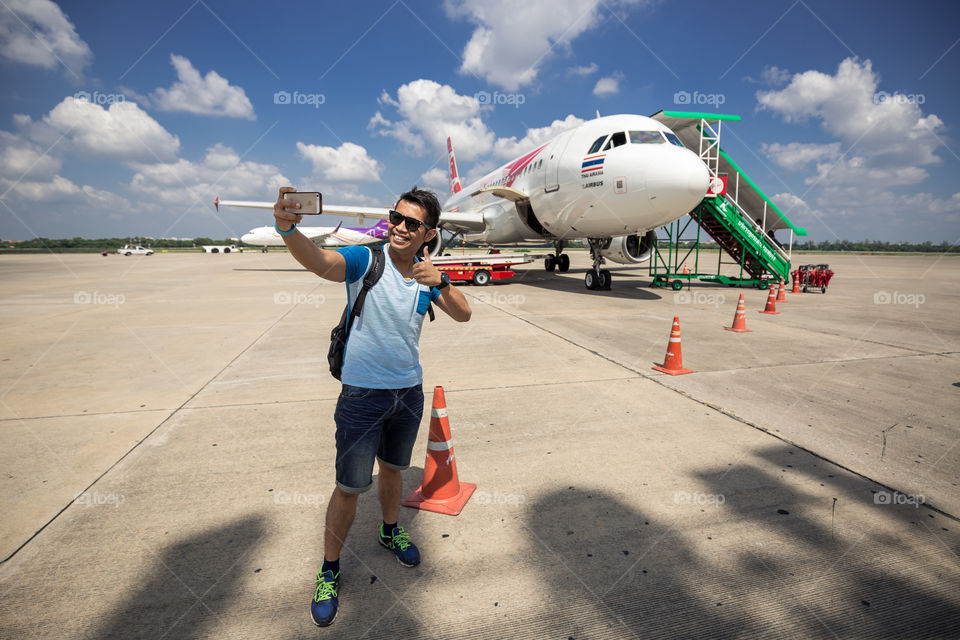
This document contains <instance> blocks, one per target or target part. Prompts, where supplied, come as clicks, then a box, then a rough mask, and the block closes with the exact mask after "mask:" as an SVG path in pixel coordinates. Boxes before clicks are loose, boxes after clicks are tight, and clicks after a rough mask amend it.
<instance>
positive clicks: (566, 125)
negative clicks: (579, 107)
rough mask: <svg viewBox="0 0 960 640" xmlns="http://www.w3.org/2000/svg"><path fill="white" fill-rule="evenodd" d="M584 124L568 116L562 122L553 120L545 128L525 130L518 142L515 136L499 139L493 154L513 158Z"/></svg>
mask: <svg viewBox="0 0 960 640" xmlns="http://www.w3.org/2000/svg"><path fill="white" fill-rule="evenodd" d="M584 122H586V121H585V120H583V119H582V118H578V117H577V116H575V115H573V114H570V115H568V116H567V117H566V118H564V119H563V120H554V121H553V122H551V123H550V124H549V125H547V126H546V127H539V128H535V129H527V133H526V135H524V137H523V138H521V139H520V140H517V138H516V137H515V136H511V137H509V138H500V139H499V140H497V142H496V143H495V144H494V154H495V155H496V156H498V157H500V158H504V159H507V158H515V157H517V156H519V155H520V154H522V153H527V152H529V151H531V150H533V149H535V148H537V147H539V146H540V145H542V144H543V143H545V142H547V141H549V140H552V139H553V138H555V137H557V136H558V135H560V134H561V133H563V132H564V131H567V130H568V129H573V128H574V127H579V126H580V125H581V124H583V123H584Z"/></svg>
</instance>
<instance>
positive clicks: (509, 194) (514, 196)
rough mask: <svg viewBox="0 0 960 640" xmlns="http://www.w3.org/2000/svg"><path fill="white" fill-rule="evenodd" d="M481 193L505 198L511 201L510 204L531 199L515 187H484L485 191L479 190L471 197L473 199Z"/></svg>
mask: <svg viewBox="0 0 960 640" xmlns="http://www.w3.org/2000/svg"><path fill="white" fill-rule="evenodd" d="M481 193H490V194H493V195H495V196H497V197H498V198H503V199H505V200H509V201H510V202H516V201H517V200H523V199H524V198H530V196H528V195H527V194H525V193H524V192H523V191H520V190H518V189H514V188H513V187H484V188H483V189H477V190H476V191H474V192H473V193H471V194H470V195H471V196H472V197H474V198H475V197H477V196H478V195H480V194H481Z"/></svg>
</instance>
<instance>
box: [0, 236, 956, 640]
mask: <svg viewBox="0 0 960 640" xmlns="http://www.w3.org/2000/svg"><path fill="white" fill-rule="evenodd" d="M572 255H573V264H574V267H573V270H572V271H571V272H570V273H567V274H560V273H546V272H545V271H543V269H542V266H540V265H539V264H538V265H530V266H528V267H524V268H522V269H521V271H520V273H519V274H518V276H517V277H516V278H514V279H513V280H510V281H506V282H504V283H495V284H492V285H490V286H488V287H483V288H480V287H467V286H465V287H464V288H463V289H462V290H463V291H464V292H465V293H466V294H467V295H468V296H470V299H471V303H472V306H473V309H474V315H473V318H472V320H471V321H470V322H469V323H466V324H457V323H454V322H452V321H451V320H449V318H446V316H444V315H443V314H442V312H440V313H438V318H437V321H436V322H434V323H432V324H430V323H428V324H426V325H425V327H424V330H423V337H422V340H421V347H422V362H423V366H424V372H425V374H424V390H425V392H426V393H427V402H428V403H429V402H430V401H431V399H432V390H433V388H434V386H435V385H442V386H443V387H444V390H445V396H446V400H447V407H448V409H449V414H450V423H451V428H452V432H453V438H454V442H455V444H454V447H455V455H456V460H457V464H458V468H459V473H460V478H461V479H462V480H464V481H467V482H474V483H476V484H477V485H478V488H477V491H476V493H475V494H474V496H473V497H472V498H471V499H470V501H469V502H468V503H467V505H466V507H465V508H464V511H463V512H462V513H461V515H460V516H457V517H450V516H443V515H438V514H433V513H429V512H419V511H415V510H410V509H406V508H404V509H402V510H401V516H400V517H401V524H403V525H404V526H405V527H406V528H407V529H408V531H410V533H411V536H412V537H413V539H414V541H415V542H416V543H417V544H418V545H419V547H420V549H421V552H422V554H423V558H424V560H423V562H422V563H421V565H419V566H418V567H416V568H413V569H407V568H404V567H402V566H400V565H399V564H398V563H397V562H396V561H395V560H394V559H393V558H392V557H391V555H390V554H389V553H387V552H386V551H384V550H383V549H382V548H380V547H379V546H378V545H377V542H376V540H375V537H374V529H375V527H376V526H377V524H378V523H379V505H378V503H377V500H376V495H375V491H371V492H370V493H368V494H366V495H364V496H363V497H362V498H361V500H360V505H359V509H358V514H357V518H356V520H355V522H354V526H353V529H352V530H351V534H350V538H349V539H348V541H347V548H346V550H345V552H344V555H343V560H342V566H343V573H344V580H343V584H342V589H341V595H342V597H341V609H340V613H339V616H338V618H337V620H336V622H335V623H334V625H333V626H332V627H330V628H329V629H317V628H316V627H314V626H313V625H312V623H311V622H310V620H309V618H308V615H309V613H308V603H309V599H310V597H311V594H312V591H313V578H314V576H315V575H316V571H317V570H318V568H319V564H320V561H321V559H322V522H323V514H324V510H325V506H326V501H327V499H328V498H329V495H330V492H331V491H332V488H333V486H334V479H333V460H334V447H333V420H332V415H333V410H334V407H335V404H336V398H337V394H338V393H339V384H338V383H337V382H336V381H335V380H333V379H332V378H331V377H330V375H329V373H328V372H327V367H326V358H325V354H326V347H327V342H328V340H329V330H330V328H331V327H332V326H333V325H334V324H335V323H336V321H337V320H338V319H339V315H340V311H341V309H342V307H343V303H344V299H345V298H344V287H343V286H342V285H338V284H333V283H326V282H324V281H321V280H319V279H318V278H316V277H314V276H312V275H311V274H309V273H307V272H304V271H302V270H301V269H299V267H298V265H297V264H296V263H295V261H294V260H293V259H292V258H291V257H290V256H289V255H288V254H286V253H281V252H275V253H270V254H266V255H264V254H260V253H247V254H229V255H199V254H157V255H154V256H149V257H133V256H131V257H122V256H109V257H106V258H104V257H101V256H99V255H89V254H86V255H69V254H63V255H53V254H50V255H33V256H17V257H13V256H0V274H2V276H3V280H2V282H3V285H2V288H0V302H2V305H0V329H2V332H3V334H2V335H3V340H2V349H0V362H2V364H3V365H4V366H3V367H2V368H0V427H2V428H0V461H2V468H3V469H4V471H5V472H6V473H5V477H4V482H5V484H4V487H3V491H2V496H3V506H4V513H5V515H6V517H5V518H4V519H3V521H2V522H0V556H2V557H3V558H5V560H4V561H3V563H2V565H0V594H2V596H0V637H3V638H7V637H10V638H21V637H41V638H46V637H51V638H65V637H70V638H130V637H151V638H162V637H165V638H207V637H209V638H304V637H329V638H347V637H364V638H396V637H408V638H417V637H425V638H561V639H562V638H577V639H582V638H674V637H697V638H768V637H769V638H779V637H804V638H821V637H822V638H838V637H839V638H884V637H902V638H928V637H934V638H956V637H960V570H958V569H960V561H958V553H960V535H958V532H960V523H958V521H957V516H958V515H960V498H958V492H957V483H958V482H960V446H958V442H960V424H958V420H957V418H956V416H957V415H960V371H958V364H960V362H958V354H960V324H958V323H957V321H956V314H957V310H958V308H960V304H958V303H960V262H958V258H951V257H939V256H854V255H843V256H797V257H796V259H795V263H806V262H810V263H816V262H829V263H830V264H831V268H833V270H834V271H835V272H836V274H837V275H836V276H835V277H834V280H833V282H832V283H831V285H830V288H829V289H828V292H827V293H826V294H825V295H824V294H819V293H817V294H813V293H810V294H803V295H791V294H787V300H788V301H787V302H786V303H782V304H780V305H778V310H780V311H782V313H781V314H780V315H776V316H767V315H761V314H758V313H757V311H758V310H760V309H762V308H763V303H764V301H765V299H766V292H762V291H757V290H755V289H737V288H727V287H722V286H714V285H705V284H694V285H693V286H692V287H690V288H687V289H684V290H683V291H681V292H678V293H675V292H673V291H671V290H666V289H652V288H650V287H649V286H648V285H649V281H650V278H649V276H648V275H647V269H646V266H638V267H612V269H613V272H614V281H613V290H612V291H609V292H591V291H587V290H585V289H584V287H583V276H582V273H583V267H585V266H586V256H585V255H584V254H583V253H573V254H572ZM457 286H462V285H457ZM740 292H743V293H744V295H745V297H746V305H747V306H746V308H747V312H746V313H747V326H748V328H750V329H752V332H751V333H745V334H735V333H732V332H728V331H723V329H722V328H723V327H724V326H729V325H730V323H731V322H732V320H733V315H734V310H735V308H736V297H737V295H738V294H739V293H740ZM884 294H886V295H884ZM675 315H676V316H679V317H680V327H681V333H682V337H683V358H684V365H685V366H686V367H687V368H690V369H693V370H694V371H695V373H694V374H690V375H685V376H677V377H671V376H667V375H664V374H661V373H659V372H655V371H652V370H651V369H650V367H651V366H652V365H653V364H659V363H661V362H662V361H663V356H664V352H665V347H666V344H667V338H668V336H669V333H670V323H671V321H672V319H673V316H675ZM428 422H429V412H428V411H427V412H426V413H425V418H424V421H423V428H422V429H421V431H420V435H419V438H418V442H417V446H416V448H415V450H414V457H413V467H411V469H409V470H408V471H406V472H405V473H404V491H405V493H406V492H409V491H412V490H413V488H414V487H415V486H416V485H417V484H418V483H419V482H420V478H421V474H422V464H423V459H424V455H425V450H426V438H427V432H428V429H427V428H426V426H427V424H428Z"/></svg>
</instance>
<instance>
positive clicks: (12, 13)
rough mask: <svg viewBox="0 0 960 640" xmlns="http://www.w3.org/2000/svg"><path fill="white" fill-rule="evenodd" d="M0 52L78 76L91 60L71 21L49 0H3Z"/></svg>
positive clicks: (4, 55)
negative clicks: (60, 68) (62, 69)
mask: <svg viewBox="0 0 960 640" xmlns="http://www.w3.org/2000/svg"><path fill="white" fill-rule="evenodd" d="M0 56H3V57H4V58H7V59H9V60H13V61H14V62H22V63H24V64H31V65H36V66H40V67H43V68H45V69H54V68H56V67H57V66H59V65H60V64H63V65H65V66H66V68H67V69H68V70H69V71H70V72H72V74H74V75H76V76H77V77H79V76H80V75H82V74H83V70H84V68H85V67H86V66H87V65H89V64H90V62H91V61H92V60H93V54H92V53H91V52H90V47H88V46H87V43H86V42H84V41H83V40H81V39H80V36H78V35H77V32H76V29H75V28H74V26H73V23H71V22H70V20H69V18H67V17H66V16H65V15H64V14H63V11H61V10H60V7H58V6H57V5H56V4H55V3H54V2H52V1H51V0H7V1H6V2H5V3H4V9H3V10H2V11H0Z"/></svg>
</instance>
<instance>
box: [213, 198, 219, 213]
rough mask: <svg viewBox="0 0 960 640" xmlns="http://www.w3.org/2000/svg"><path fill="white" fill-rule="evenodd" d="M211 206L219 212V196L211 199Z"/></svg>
mask: <svg viewBox="0 0 960 640" xmlns="http://www.w3.org/2000/svg"><path fill="white" fill-rule="evenodd" d="M213 208H214V209H216V210H217V213H220V196H217V197H216V198H214V199H213Z"/></svg>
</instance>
